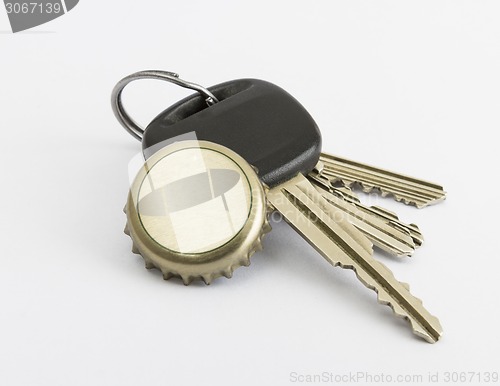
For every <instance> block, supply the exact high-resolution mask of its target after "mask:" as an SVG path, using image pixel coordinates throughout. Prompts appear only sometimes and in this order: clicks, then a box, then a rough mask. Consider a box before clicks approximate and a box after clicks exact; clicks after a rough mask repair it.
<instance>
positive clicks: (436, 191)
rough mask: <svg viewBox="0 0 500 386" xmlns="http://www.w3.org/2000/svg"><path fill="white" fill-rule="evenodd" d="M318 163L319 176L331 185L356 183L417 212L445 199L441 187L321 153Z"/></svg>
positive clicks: (368, 190) (366, 190) (365, 189)
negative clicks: (328, 180)
mask: <svg viewBox="0 0 500 386" xmlns="http://www.w3.org/2000/svg"><path fill="white" fill-rule="evenodd" d="M320 161H321V162H322V163H323V169H322V171H321V174H322V175H324V176H325V177H327V178H329V179H330V180H331V181H332V182H335V181H342V182H344V183H345V184H346V185H348V186H351V185H352V184H354V183H358V184H360V185H361V187H362V188H363V190H364V191H365V192H370V191H372V190H373V189H375V188H376V189H378V190H380V192H381V193H382V196H384V197H385V196H387V195H389V194H390V195H392V196H393V197H394V198H395V199H396V201H403V202H404V203H405V204H412V205H415V206H416V207H418V208H423V207H425V206H427V205H431V204H436V203H438V202H440V201H442V200H444V199H445V198H446V193H445V191H444V189H443V187H442V186H440V185H437V184H434V183H432V182H427V181H424V180H420V179H417V178H413V177H409V176H405V175H403V174H399V173H394V172H391V171H388V170H385V169H380V168H376V167H374V166H369V165H365V164H362V163H360V162H355V161H351V160H348V159H346V158H341V157H337V156H333V155H330V154H326V153H321V156H320Z"/></svg>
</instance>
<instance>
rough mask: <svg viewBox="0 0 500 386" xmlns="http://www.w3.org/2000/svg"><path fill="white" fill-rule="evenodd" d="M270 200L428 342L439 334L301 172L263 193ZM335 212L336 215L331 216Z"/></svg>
mask: <svg viewBox="0 0 500 386" xmlns="http://www.w3.org/2000/svg"><path fill="white" fill-rule="evenodd" d="M267 197H268V200H269V202H270V203H271V204H272V205H273V206H274V208H275V209H276V210H278V211H279V212H280V213H281V214H282V215H283V217H284V218H285V219H286V221H287V222H288V223H289V224H290V225H291V226H292V227H293V228H294V229H296V230H297V232H298V233H299V234H300V235H301V236H302V237H303V238H304V239H305V240H307V241H308V242H309V244H311V245H312V246H313V247H314V248H315V249H316V250H317V251H318V252H319V253H320V254H321V255H322V256H323V257H324V258H325V259H326V260H327V261H328V262H329V263H330V264H332V265H333V266H340V267H342V268H349V269H352V270H354V271H355V273H356V276H357V277H358V279H359V280H360V281H361V282H362V283H363V284H364V285H365V286H366V287H368V288H370V289H372V290H374V291H375V292H376V293H377V294H378V302H379V303H381V304H386V305H389V306H390V307H391V308H392V310H393V311H394V313H395V314H396V315H397V316H399V317H402V318H405V319H407V320H409V322H410V324H411V327H412V329H413V332H414V333H415V334H416V335H418V336H420V337H422V338H424V339H425V340H426V341H428V342H430V343H435V342H437V341H438V340H439V338H440V336H441V334H442V328H441V325H440V323H439V320H438V319H437V318H436V317H434V316H432V315H431V314H430V313H429V312H428V311H427V310H426V309H425V308H424V307H423V305H422V302H421V300H420V299H417V298H415V297H414V296H413V295H412V294H411V293H410V292H409V287H408V285H407V284H405V283H400V282H399V281H397V280H396V279H395V277H394V275H393V274H392V272H391V271H390V270H389V269H388V268H387V267H386V266H385V265H383V264H382V263H380V262H378V261H377V260H375V259H374V258H373V256H372V255H373V249H372V245H371V242H370V241H369V240H368V239H367V238H366V237H364V236H363V234H362V233H361V232H360V231H359V230H357V229H356V228H355V227H354V226H353V225H351V224H350V223H349V222H348V221H347V220H346V219H345V218H343V217H344V215H343V213H342V211H340V210H338V209H336V208H334V207H333V206H332V205H330V204H328V202H327V201H326V200H325V199H324V198H323V197H322V196H321V195H320V194H319V193H318V192H317V191H316V189H315V188H314V186H312V185H311V183H310V182H309V181H308V180H307V179H306V178H305V177H304V176H302V175H300V174H299V175H298V176H296V177H295V178H293V179H292V180H290V181H288V182H285V183H283V184H281V185H279V186H277V187H275V188H273V189H271V190H270V191H269V192H268V194H267ZM334 218H335V220H333V219H334Z"/></svg>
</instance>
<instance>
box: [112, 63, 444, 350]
mask: <svg viewBox="0 0 500 386" xmlns="http://www.w3.org/2000/svg"><path fill="white" fill-rule="evenodd" d="M138 79H158V80H164V81H168V82H172V83H174V84H177V85H179V86H181V87H184V88H189V89H193V90H196V91H197V93H196V94H194V95H191V96H189V97H187V98H185V99H183V100H181V101H179V102H177V103H176V104H174V105H173V106H171V107H169V108H167V109H166V110H165V111H163V112H162V113H161V114H160V115H158V116H157V117H156V118H155V119H154V120H153V121H152V122H151V123H150V124H149V125H148V126H147V128H146V129H142V128H141V127H140V126H139V125H138V124H137V123H136V122H134V121H133V120H132V119H131V118H130V117H129V115H128V114H127V113H126V111H125V109H124V106H123V103H122V98H121V95H122V91H123V89H124V88H125V86H126V85H127V84H129V83H130V82H132V81H135V80H138ZM112 105H113V111H114V113H115V115H116V117H117V119H118V120H119V122H120V123H121V124H122V125H123V126H124V127H125V129H126V130H127V131H128V132H129V133H130V134H132V135H133V136H134V137H135V138H137V139H138V140H141V141H142V149H143V154H144V159H145V162H144V166H143V167H142V169H141V170H140V171H139V173H138V174H137V176H136V178H135V180H134V182H133V183H132V185H131V188H130V192H129V196H128V201H127V204H126V206H125V213H126V215H127V225H126V228H125V233H127V234H128V235H129V236H130V237H131V238H132V241H133V248H132V251H133V252H134V253H138V254H140V255H142V257H143V258H144V260H145V264H146V268H148V269H151V268H157V269H160V270H161V271H162V273H163V277H164V278H165V279H170V278H171V277H179V278H181V279H182V281H183V282H184V284H186V285H187V284H189V283H191V282H192V281H193V280H200V279H201V280H203V281H204V282H205V283H206V284H210V282H212V280H214V279H215V278H217V277H220V276H225V277H227V278H230V277H231V276H232V274H233V271H234V270H235V269H236V268H238V267H240V266H248V265H249V264H250V256H251V255H252V254H253V253H254V252H256V251H258V250H260V249H261V248H262V243H261V241H262V237H263V236H264V235H265V234H266V233H268V232H269V231H270V230H271V227H270V224H269V221H268V219H269V215H270V214H271V213H272V212H273V211H278V212H280V213H281V215H282V216H283V218H284V219H285V220H286V221H287V222H288V223H289V224H290V225H291V226H292V227H293V228H294V229H295V230H296V231H297V233H299V234H300V235H301V236H302V237H303V238H304V239H305V240H307V241H308V242H309V243H310V244H311V245H312V246H313V247H314V248H315V249H316V250H317V251H318V252H319V253H320V254H321V255H322V256H323V257H324V258H325V259H326V260H327V261H328V262H329V263H330V264H332V265H333V266H340V267H342V268H348V269H352V270H354V271H355V272H356V276H357V277H358V279H359V280H360V281H361V282H362V283H363V284H364V285H365V286H366V287H368V288H370V289H372V290H374V291H375V292H376V293H377V296H378V302H379V303H381V304H385V305H389V306H390V307H391V308H392V309H393V311H394V313H395V314H396V315H397V316H399V317H402V318H405V319H407V320H408V321H409V323H410V325H411V327H412V329H413V332H414V333H415V334H416V335H418V336H420V337H422V338H424V339H425V340H426V341H428V342H430V343H434V342H437V341H438V340H439V338H440V336H441V334H442V328H441V325H440V323H439V320H438V319H437V318H436V317H434V316H433V315H431V314H430V313H429V312H428V311H427V310H426V309H425V308H424V306H423V304H422V301H421V300H420V299H418V298H416V297H414V296H413V295H412V294H411V293H410V288H409V286H408V284H406V283H402V282H399V281H398V280H397V279H396V278H395V277H394V275H393V274H392V272H391V271H390V270H389V269H388V268H387V267H386V266H385V265H384V264H382V263H381V262H379V261H377V260H375V259H374V257H373V252H374V250H373V245H375V246H376V247H379V248H381V249H382V250H384V251H387V252H389V253H391V254H393V255H396V256H409V255H410V254H411V253H412V252H413V251H414V250H415V248H416V247H418V246H420V245H421V243H422V241H423V239H422V235H421V233H420V231H419V229H418V227H417V226H416V225H414V224H405V223H404V222H402V221H400V220H399V219H398V217H397V216H396V215H395V214H394V213H392V212H390V211H388V210H385V209H382V208H380V207H368V206H365V205H363V204H362V203H361V202H360V200H359V199H358V198H357V196H356V195H355V193H354V192H353V190H351V186H352V185H353V184H358V185H360V186H361V187H362V188H363V190H364V191H371V190H372V189H376V190H379V191H380V192H381V193H382V195H383V196H385V195H388V194H390V195H392V196H393V197H394V198H395V199H396V200H398V201H403V202H404V203H406V204H413V205H415V206H417V207H424V206H426V205H429V204H433V203H437V202H439V201H441V200H443V199H444V198H445V193H444V191H443V188H442V187H441V186H438V185H436V184H432V183H428V182H425V181H421V180H418V179H415V178H411V177H407V176H404V175H400V174H397V173H393V172H389V171H387V170H383V169H378V168H375V167H372V166H367V165H363V164H361V163H358V162H353V161H350V160H346V159H343V158H340V157H336V156H332V155H328V154H325V153H322V152H321V135H320V132H319V129H318V127H317V125H316V124H315V122H314V120H313V119H312V117H311V116H310V115H309V113H308V112H307V111H306V110H305V109H304V107H303V106H302V105H301V104H300V103H299V102H298V101H297V100H296V99H294V98H293V97H292V96H291V95H290V94H288V93H287V92H286V91H284V90H283V89H281V88H279V87H278V86H276V85H274V84H272V83H269V82H265V81H262V80H257V79H239V80H233V81H229V82H226V83H222V84H219V85H216V86H213V87H210V88H209V89H206V88H204V87H202V86H200V85H197V84H194V83H190V82H187V81H184V80H182V79H180V78H179V76H178V75H177V74H174V73H171V72H165V71H142V72H138V73H135V74H132V75H130V76H128V77H126V78H124V79H122V80H121V81H120V82H119V83H118V84H117V85H116V87H115V88H114V90H113V94H112Z"/></svg>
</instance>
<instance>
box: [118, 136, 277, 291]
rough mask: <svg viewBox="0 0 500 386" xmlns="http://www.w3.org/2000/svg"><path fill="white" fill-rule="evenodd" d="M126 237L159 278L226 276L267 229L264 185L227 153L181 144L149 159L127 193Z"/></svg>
mask: <svg viewBox="0 0 500 386" xmlns="http://www.w3.org/2000/svg"><path fill="white" fill-rule="evenodd" d="M125 212H126V214H127V225H126V228H125V232H126V233H127V234H129V235H130V237H131V238H132V241H133V251H134V252H135V253H139V254H140V255H142V257H143V258H144V260H145V262H146V267H147V268H158V269H160V270H161V271H162V273H163V276H164V278H165V279H169V278H171V277H173V276H177V277H180V278H182V280H183V282H184V283H185V284H189V283H190V282H192V281H193V280H195V279H201V280H203V281H205V283H207V284H208V283H210V282H211V281H212V280H213V279H215V278H216V277H219V276H226V277H231V276H232V273H233V271H234V270H235V269H236V268H238V267H240V266H248V265H249V264H250V260H249V259H250V256H251V255H252V254H253V253H254V252H255V251H256V250H259V249H261V248H262V244H261V239H262V237H263V235H264V234H265V233H267V232H269V231H270V225H269V222H268V219H267V217H268V206H267V204H266V196H265V192H264V187H263V185H262V183H261V181H260V179H259V177H258V176H257V173H256V172H255V170H254V169H253V168H252V166H250V165H249V164H248V163H247V162H246V161H245V160H244V159H243V158H242V157H241V156H240V155H238V154H237V153H235V152H233V151H232V150H230V149H228V148H226V147H224V146H222V145H219V144H216V143H212V142H208V141H196V140H190V141H181V142H176V143H174V144H172V145H169V146H166V147H164V148H162V149H160V150H159V151H157V152H156V153H155V154H154V155H153V156H151V157H150V158H149V159H148V160H147V161H146V162H145V163H144V165H143V167H142V168H141V169H140V171H139V172H138V174H137V176H136V178H135V180H134V182H133V183H132V186H131V188H130V192H129V197H128V201H127V205H126V207H125Z"/></svg>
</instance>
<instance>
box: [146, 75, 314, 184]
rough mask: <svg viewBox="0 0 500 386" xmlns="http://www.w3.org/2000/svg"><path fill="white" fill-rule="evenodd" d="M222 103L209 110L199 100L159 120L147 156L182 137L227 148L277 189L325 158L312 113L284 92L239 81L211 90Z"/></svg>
mask: <svg viewBox="0 0 500 386" xmlns="http://www.w3.org/2000/svg"><path fill="white" fill-rule="evenodd" d="M209 90H210V91H211V92H212V93H213V94H214V95H215V96H216V97H217V99H218V100H219V102H218V103H216V104H214V105H212V106H210V107H207V105H206V103H205V100H204V99H203V98H202V97H201V96H200V95H198V94H196V95H192V96H189V97H187V98H185V99H183V100H181V101H179V102H178V103H176V104H175V105H173V106H171V107H169V108H168V109H166V110H165V111H163V112H162V113H161V114H160V115H158V116H157V117H156V118H155V119H154V120H153V121H152V122H151V123H150V124H149V126H148V127H147V128H146V130H145V133H144V137H143V140H142V146H143V151H144V154H145V156H146V158H149V157H150V156H151V155H152V154H153V153H154V152H156V151H157V150H158V147H159V146H166V145H168V144H169V143H171V142H173V141H175V138H176V137H178V136H182V135H186V134H190V133H191V134H195V135H196V138H197V139H199V140H206V141H211V142H215V143H218V144H221V145H223V146H226V147H228V148H230V149H231V150H233V151H235V152H236V153H238V154H240V155H241V156H242V157H243V158H244V159H245V160H246V161H247V162H248V163H250V164H251V165H252V166H254V167H256V168H257V170H258V174H259V177H260V179H261V180H262V181H263V182H264V183H266V184H267V185H268V186H270V187H273V186H276V185H278V184H279V183H281V182H284V181H286V180H289V179H291V178H293V177H294V176H296V175H297V174H298V173H304V174H307V173H309V172H310V171H311V170H312V169H313V168H314V166H315V165H316V164H317V162H318V160H319V156H320V152H321V134H320V132H319V130H318V127H317V125H316V123H315V122H314V120H313V119H312V117H311V116H310V115H309V113H308V112H307V111H306V109H305V108H304V107H303V106H302V105H301V104H300V103H299V102H298V101H297V100H296V99H295V98H293V97H292V96H291V95H290V94H288V93H287V92H286V91H285V90H283V89H282V88H280V87H278V86H276V85H274V84H272V83H269V82H265V81H262V80H258V79H239V80H234V81H230V82H226V83H222V84H219V85H216V86H213V87H211V88H209Z"/></svg>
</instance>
